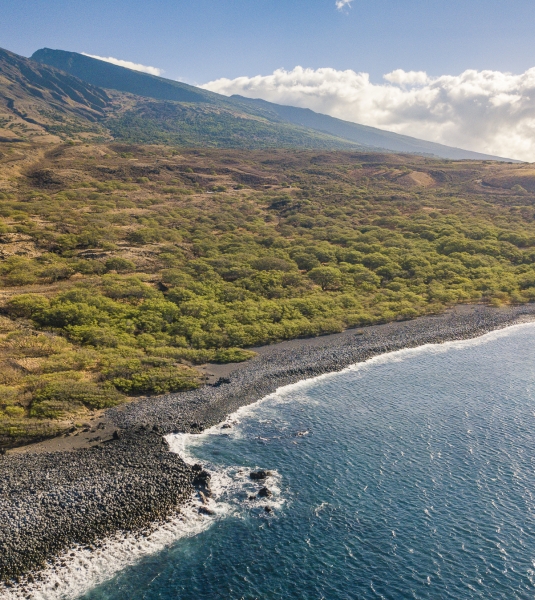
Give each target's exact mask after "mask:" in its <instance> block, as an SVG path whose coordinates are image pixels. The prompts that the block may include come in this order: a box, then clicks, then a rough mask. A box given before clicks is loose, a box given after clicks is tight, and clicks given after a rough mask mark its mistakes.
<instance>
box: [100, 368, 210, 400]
mask: <svg viewBox="0 0 535 600" xmlns="http://www.w3.org/2000/svg"><path fill="white" fill-rule="evenodd" d="M111 381H112V383H113V385H114V386H115V387H116V388H117V389H119V390H121V391H122V392H124V393H126V394H133V395H137V394H166V393H169V392H180V391H184V390H193V389H195V388H197V387H198V386H199V383H198V380H197V374H196V373H195V371H192V370H191V369H186V368H185V367H155V368H152V369H148V370H147V371H143V372H141V373H135V374H133V375H132V376H131V377H130V378H129V379H126V378H122V377H117V378H115V379H112V380H111Z"/></svg>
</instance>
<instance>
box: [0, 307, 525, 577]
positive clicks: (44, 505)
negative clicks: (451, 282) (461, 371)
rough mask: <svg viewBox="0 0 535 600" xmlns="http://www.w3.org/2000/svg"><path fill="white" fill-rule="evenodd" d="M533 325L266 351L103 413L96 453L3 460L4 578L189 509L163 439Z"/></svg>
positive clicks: (484, 318)
mask: <svg viewBox="0 0 535 600" xmlns="http://www.w3.org/2000/svg"><path fill="white" fill-rule="evenodd" d="M534 318H535V305H532V304H530V305H524V306H516V307H508V308H500V309H497V308H490V307H487V306H483V305H477V306H474V305H471V306H459V307H456V308H454V309H453V310H451V311H448V312H447V313H445V314H443V315H440V316H429V317H421V318H419V319H416V320H413V321H405V322H395V323H390V324H386V325H376V326H372V327H367V328H364V329H361V330H348V331H345V332H344V333H341V334H334V335H329V336H324V337H320V338H313V339H306V340H294V341H290V342H283V343H282V344H277V345H273V346H267V347H264V348H261V349H259V354H258V356H257V357H256V358H254V359H253V360H251V361H249V362H248V363H244V364H241V365H239V366H238V367H236V369H235V370H234V371H232V372H231V374H230V376H229V377H228V378H225V379H222V380H220V381H218V382H216V383H215V384H213V385H210V386H205V387H203V388H201V389H199V390H195V391H191V392H186V393H181V394H171V395H167V396H161V397H158V398H151V399H140V400H138V401H136V402H133V403H131V404H128V405H126V406H123V407H120V408H114V409H111V410H109V411H108V413H107V417H106V419H107V420H108V421H109V424H110V425H113V426H114V427H115V428H117V432H116V433H115V435H114V436H113V437H112V438H111V439H110V440H108V441H106V442H104V443H101V444H99V445H97V446H95V447H92V448H88V449H79V450H74V451H72V452H49V453H32V452H26V453H21V454H8V455H6V456H3V457H1V458H0V461H1V471H0V522H1V523H2V527H1V529H0V578H1V579H2V580H4V581H12V580H19V579H20V578H21V577H22V576H25V575H27V576H28V579H29V581H32V580H33V578H34V577H38V576H39V575H38V571H39V569H40V568H41V567H43V565H44V564H45V563H46V562H47V561H50V560H51V559H53V558H54V557H55V556H57V555H58V554H59V553H60V552H62V551H64V550H68V549H69V547H71V546H74V545H78V544H82V545H93V544H95V543H97V544H98V541H99V540H102V539H104V538H106V537H107V536H109V535H112V534H114V533H117V532H120V531H139V530H143V529H144V528H146V527H148V526H150V525H151V524H154V523H156V522H158V521H159V520H163V519H165V518H166V517H168V516H170V515H172V514H173V513H174V512H175V511H176V510H177V509H178V508H179V506H180V505H181V504H182V503H185V502H187V501H188V500H189V499H190V498H191V496H192V494H193V493H194V489H195V486H194V483H195V471H193V470H192V469H191V468H190V467H189V466H188V465H186V464H185V463H184V462H183V461H182V460H181V459H180V457H179V456H178V455H176V454H173V453H171V452H169V449H168V445H167V443H166V441H165V439H164V437H163V436H164V435H166V434H169V433H172V432H193V433H196V432H201V431H202V430H204V429H206V428H207V427H210V426H212V425H215V424H217V423H219V422H221V421H222V420H223V419H225V417H227V416H228V415H229V414H230V413H232V412H234V411H235V410H236V409H238V408H239V407H240V406H244V405H247V404H250V403H252V402H255V401H256V400H258V399H260V398H262V397H264V396H266V395H267V394H270V393H272V392H274V391H275V390H276V389H277V388H279V387H281V386H284V385H288V384H291V383H295V382H297V381H299V380H302V379H305V378H310V377H314V376H317V375H320V374H322V373H326V372H332V371H337V370H340V369H343V368H344V367H347V366H348V365H351V364H354V363H357V362H361V361H364V360H367V359H369V358H371V357H373V356H377V355H379V354H382V353H385V352H391V351H394V350H398V349H402V348H409V347H416V346H420V345H423V344H428V343H440V342H445V341H449V340H460V339H468V338H472V337H476V336H478V335H481V334H483V333H486V332H488V331H491V330H494V329H499V328H503V327H506V326H508V325H512V324H514V323H520V322H526V321H531V320H533V319H534ZM29 573H31V574H30V575H28V574H29ZM23 581H24V578H23Z"/></svg>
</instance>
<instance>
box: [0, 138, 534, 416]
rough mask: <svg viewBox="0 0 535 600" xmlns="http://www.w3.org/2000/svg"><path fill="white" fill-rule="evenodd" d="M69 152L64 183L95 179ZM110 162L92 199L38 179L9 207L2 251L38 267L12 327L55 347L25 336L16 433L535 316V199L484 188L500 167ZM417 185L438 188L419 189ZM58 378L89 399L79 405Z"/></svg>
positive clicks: (337, 158)
mask: <svg viewBox="0 0 535 600" xmlns="http://www.w3.org/2000/svg"><path fill="white" fill-rule="evenodd" d="M69 152H71V150H68V151H67V150H64V155H61V154H58V156H59V158H58V159H57V163H55V165H53V166H55V167H58V168H59V167H61V168H65V169H68V168H74V166H76V168H77V169H78V170H83V168H84V166H87V165H85V163H81V162H80V160H79V159H78V158H76V160H75V159H74V158H69V157H70V156H71V155H70V154H69ZM72 152H74V150H72ZM73 156H75V157H76V156H77V155H75V154H73ZM106 156H107V157H108V158H106V159H102V160H103V161H104V160H106V161H107V162H106V167H105V168H104V167H102V168H101V167H99V168H101V171H100V173H101V175H100V176H99V177H100V179H99V178H98V177H97V175H95V173H96V171H95V169H94V168H93V167H91V168H89V167H87V177H86V180H85V181H77V183H75V184H74V183H73V184H70V185H67V184H65V185H61V186H57V187H56V189H47V190H42V189H35V187H34V186H33V184H32V183H31V182H28V181H26V180H24V178H23V177H22V178H21V181H20V185H19V187H18V188H17V191H13V192H10V193H9V194H3V196H2V197H1V198H0V247H1V246H2V244H6V246H5V247H6V248H8V247H9V248H10V247H11V246H13V245H15V246H16V245H17V244H20V247H21V248H22V250H21V251H20V252H19V253H16V252H14V253H13V254H12V255H11V256H8V257H7V258H4V259H3V260H2V261H0V280H1V282H2V283H3V285H4V286H6V287H9V288H11V289H10V293H9V299H8V300H7V301H5V303H4V306H3V308H2V310H3V311H4V313H5V314H6V315H7V316H8V317H9V318H10V319H12V320H14V321H17V322H20V323H26V324H27V326H30V328H31V327H33V328H36V329H39V330H41V331H43V332H46V333H41V334H39V335H40V336H41V338H40V337H39V335H37V334H36V333H35V332H34V334H35V335H34V334H32V336H31V339H30V338H25V337H24V335H21V334H20V332H17V331H15V332H11V333H8V334H6V339H5V341H4V343H5V344H7V345H9V349H8V350H6V352H8V351H9V352H10V353H12V355H15V354H16V353H17V352H19V353H22V354H21V356H24V357H25V358H30V357H34V358H36V359H39V360H41V363H40V366H39V368H38V369H37V370H36V372H35V374H31V375H28V376H27V377H29V378H30V379H31V377H37V379H38V380H39V383H35V382H33V383H32V382H31V381H30V380H27V379H25V377H26V376H24V377H23V378H22V379H24V381H25V383H22V380H21V377H20V374H19V375H17V373H16V372H15V371H16V369H14V368H12V367H11V366H9V365H7V363H6V367H5V369H4V370H3V373H2V376H0V386H4V388H2V389H4V392H5V393H4V397H5V398H7V399H9V398H11V400H9V401H8V400H6V401H5V402H4V404H3V405H0V409H1V410H2V411H3V413H2V414H3V415H5V418H9V419H12V420H13V419H17V418H19V417H20V418H22V417H21V415H22V412H23V413H24V415H25V416H26V417H28V415H30V414H31V415H33V416H40V417H41V418H45V416H46V415H49V416H50V415H53V414H54V415H56V416H58V415H61V414H66V412H65V411H68V410H70V409H68V407H69V406H70V407H71V409H72V410H74V408H73V407H78V408H79V409H80V410H82V408H84V409H88V410H89V409H90V408H91V409H92V408H97V407H99V406H106V405H107V404H109V403H113V402H117V401H121V399H122V398H124V395H125V394H128V395H135V394H151V393H166V392H170V391H177V390H180V389H190V388H191V387H193V386H195V385H198V383H199V377H198V374H197V373H196V372H195V371H192V370H191V369H190V366H191V365H197V364H203V363H206V362H237V361H241V360H247V359H248V358H250V356H252V355H253V354H252V353H251V352H249V351H247V350H244V348H247V347H254V346H256V345H260V344H265V343H269V342H274V341H279V340H284V339H291V338H296V337H299V336H313V335H320V334H325V333H332V332H338V331H342V330H343V329H345V328H347V327H356V326H362V325H367V324H373V323H381V322H387V321H392V320H395V319H409V318H413V317H415V316H418V315H422V314H426V313H432V312H439V311H441V310H443V309H444V308H445V307H447V306H450V305H452V304H455V303H459V302H474V301H482V302H488V303H491V304H493V305H497V306H498V305H501V304H506V303H512V302H513V303H519V302H531V301H533V300H534V299H535V209H534V207H533V198H532V195H531V194H530V193H529V192H526V191H522V192H521V193H520V191H519V190H518V189H516V188H515V186H514V185H513V184H511V185H510V186H509V188H507V190H500V191H499V193H498V192H494V191H493V190H492V189H491V188H487V189H484V188H477V186H475V184H474V183H473V182H474V181H479V180H481V179H483V178H484V177H485V173H486V172H487V171H488V170H489V169H495V168H497V167H495V166H492V165H488V164H485V163H471V166H470V169H471V170H470V171H469V172H467V167H466V164H465V163H462V162H461V163H455V162H453V161H450V162H442V161H435V160H432V159H422V158H417V157H412V158H411V157H380V156H379V157H378V156H372V155H363V154H357V153H354V154H349V153H324V154H322V153H318V152H315V153H313V152H285V151H272V152H257V153H255V152H247V153H240V152H237V151H210V150H204V151H203V152H199V151H194V150H191V151H186V150H181V151H180V154H178V153H177V152H174V151H173V152H171V151H169V149H165V148H158V147H145V148H144V147H141V146H124V145H123V146H122V147H116V148H115V150H114V147H113V146H112V147H110V148H108V149H107V154H106ZM110 157H111V158H110ZM132 158H136V159H137V160H136V161H132ZM111 163H113V166H110V165H111ZM162 164H165V168H163V167H162V166H161V165H162ZM132 165H134V166H136V165H141V166H136V168H137V169H138V170H137V171H135V170H134V171H132V169H133V167H132ZM500 168H501V169H510V170H511V173H512V175H511V177H513V176H514V174H515V169H517V168H518V167H517V166H516V165H511V166H505V167H504V166H501V167H500ZM107 169H108V170H109V172H111V173H113V175H110V176H108V175H106V173H107V172H108V171H107ZM413 169H417V170H422V171H425V172H427V173H429V174H430V176H432V177H433V178H434V179H435V181H436V182H437V185H436V186H435V187H431V188H428V189H427V188H426V189H423V188H415V189H408V188H407V187H406V186H405V185H404V184H403V183H402V182H403V179H402V178H403V177H404V176H405V175H406V174H407V173H410V172H411V170H413ZM507 172H508V171H507ZM118 173H119V174H120V173H123V175H122V176H120V175H118ZM145 173H146V174H148V176H146V175H145ZM107 177H113V179H111V178H108V179H107ZM118 177H122V179H117V178H118ZM238 181H240V182H241V181H245V182H247V183H245V184H242V183H237V182H238ZM277 181H278V182H281V183H277ZM133 182H135V183H133ZM266 182H270V183H266ZM24 254H25V255H24ZM17 287H19V288H22V289H21V290H20V293H19V294H17V293H14V292H16V288H17ZM13 288H15V289H13ZM9 336H11V337H9ZM47 336H48V337H47ZM8 338H9V339H8ZM52 341H53V345H54V347H53V348H52V347H51V344H52ZM24 344H27V347H25V346H24ZM61 344H66V345H67V346H61ZM6 348H7V346H6ZM59 373H61V376H62V377H63V378H64V379H65V378H66V377H68V378H69V380H70V381H74V382H76V385H73V386H72V390H71V391H72V395H71V396H68V399H66V398H67V395H66V394H67V392H68V391H69V390H68V387H69V386H66V387H65V388H64V389H63V388H61V385H60V383H59V380H57V379H54V377H55V376H57V375H58V374H59ZM77 373H78V374H79V373H84V374H85V375H84V376H83V377H82V378H81V379H76V374H77ZM47 378H48V379H47ZM32 381H33V380H32ZM8 388H9V389H8ZM9 390H11V391H9ZM13 390H15V391H13ZM84 390H85V391H84ZM118 394H119V395H118ZM82 397H83V398H85V400H84V399H82ZM13 398H15V400H13ZM17 398H18V400H17ZM62 407H63V408H62ZM21 410H22V412H21ZM77 410H78V409H77ZM46 418H48V417H46Z"/></svg>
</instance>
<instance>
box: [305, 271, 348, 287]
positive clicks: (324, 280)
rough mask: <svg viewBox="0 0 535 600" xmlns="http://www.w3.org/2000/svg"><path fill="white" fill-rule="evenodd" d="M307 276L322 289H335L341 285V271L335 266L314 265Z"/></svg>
mask: <svg viewBox="0 0 535 600" xmlns="http://www.w3.org/2000/svg"><path fill="white" fill-rule="evenodd" d="M308 276H309V277H310V279H312V281H313V282H314V283H316V284H317V285H319V286H321V289H322V290H324V291H325V290H337V289H338V288H340V287H341V285H342V273H341V272H340V269H337V268H336V267H316V268H315V269H312V271H310V272H309V274H308Z"/></svg>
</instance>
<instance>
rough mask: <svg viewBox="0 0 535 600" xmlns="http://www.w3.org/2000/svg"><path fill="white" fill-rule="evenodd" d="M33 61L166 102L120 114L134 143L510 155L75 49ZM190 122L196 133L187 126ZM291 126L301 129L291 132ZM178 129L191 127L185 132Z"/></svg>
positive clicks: (40, 53) (121, 128) (40, 54)
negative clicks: (175, 77) (199, 83)
mask: <svg viewBox="0 0 535 600" xmlns="http://www.w3.org/2000/svg"><path fill="white" fill-rule="evenodd" d="M32 60H35V61H38V62H40V63H44V64H47V65H50V66H53V67H56V68H58V69H61V70H63V71H66V72H68V73H70V74H71V75H74V76H76V77H78V78H80V79H82V80H84V81H86V82H89V83H91V84H93V85H95V86H99V87H101V88H106V89H113V90H117V91H120V92H128V93H131V94H136V95H138V96H142V97H145V98H153V99H154V100H160V101H167V102H166V103H165V104H157V103H154V102H153V103H147V102H145V103H143V102H141V103H140V104H138V105H137V106H136V107H135V108H132V109H131V110H129V111H128V113H127V114H126V115H125V116H124V117H122V118H121V120H120V123H119V124H118V126H117V127H112V133H113V134H114V136H115V137H120V138H122V139H127V140H129V141H133V142H136V141H139V142H148V141H152V142H164V141H167V142H169V143H177V144H179V145H195V142H196V139H198V138H199V137H202V139H203V142H202V143H204V144H207V143H208V140H209V139H210V138H211V139H212V143H211V144H210V145H213V146H219V147H221V146H222V147H244V146H246V145H247V144H249V146H252V147H262V144H264V143H265V145H267V146H270V147H276V146H279V147H290V146H295V147H309V148H312V147H316V148H327V147H331V148H333V149H334V148H336V149H342V148H344V146H345V147H346V148H350V147H362V148H364V149H368V150H375V151H391V152H406V153H410V154H421V155H424V156H425V155H433V156H436V157H440V158H448V159H455V160H462V159H471V160H509V159H504V158H500V157H495V156H490V155H486V154H481V153H477V152H470V151H468V150H462V149H459V148H451V147H449V146H444V145H442V144H435V143H433V142H426V141H423V140H418V139H416V138H412V137H409V136H406V135H399V134H396V133H392V132H389V131H383V130H381V129H377V128H374V127H367V126H364V125H359V124H357V123H350V122H348V121H343V120H341V119H335V118H333V117H329V116H327V115H322V114H318V113H315V112H313V111H311V110H308V109H303V108H296V107H291V106H281V105H278V104H274V103H272V102H266V101H264V100H251V99H248V98H244V97H242V96H232V97H231V98H227V97H226V96H221V95H220V94H215V93H212V92H208V91H206V90H203V89H201V88H197V87H194V86H191V85H187V84H185V83H180V82H178V81H171V80H169V79H164V78H162V77H156V76H154V75H149V74H146V73H140V72H138V71H132V70H130V69H126V68H124V67H119V66H116V65H113V64H110V63H107V62H105V61H101V60H97V59H94V58H91V57H88V56H84V55H82V54H78V53H76V52H66V51H63V50H51V49H49V48H43V49H41V50H37V51H36V52H35V53H34V54H33V55H32ZM170 102H172V103H170ZM176 103H180V104H178V105H177V104H176ZM185 104H187V106H185ZM192 105H193V106H192ZM201 106H202V108H201ZM192 122H193V123H194V126H193V129H194V132H195V134H194V135H192V131H193V130H192V128H191V127H190V124H191V123H192ZM204 127H206V129H204ZM220 127H221V128H224V130H225V132H226V133H225V134H223V135H222V136H220V135H219V132H218V131H217V130H218V128H220ZM289 127H290V129H288V128H289ZM295 127H298V128H299V129H298V130H295V129H292V128H295ZM183 128H185V129H188V131H187V132H186V133H184V131H183ZM250 136H252V138H251V137H250ZM317 136H320V137H317ZM249 140H250V141H249Z"/></svg>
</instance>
